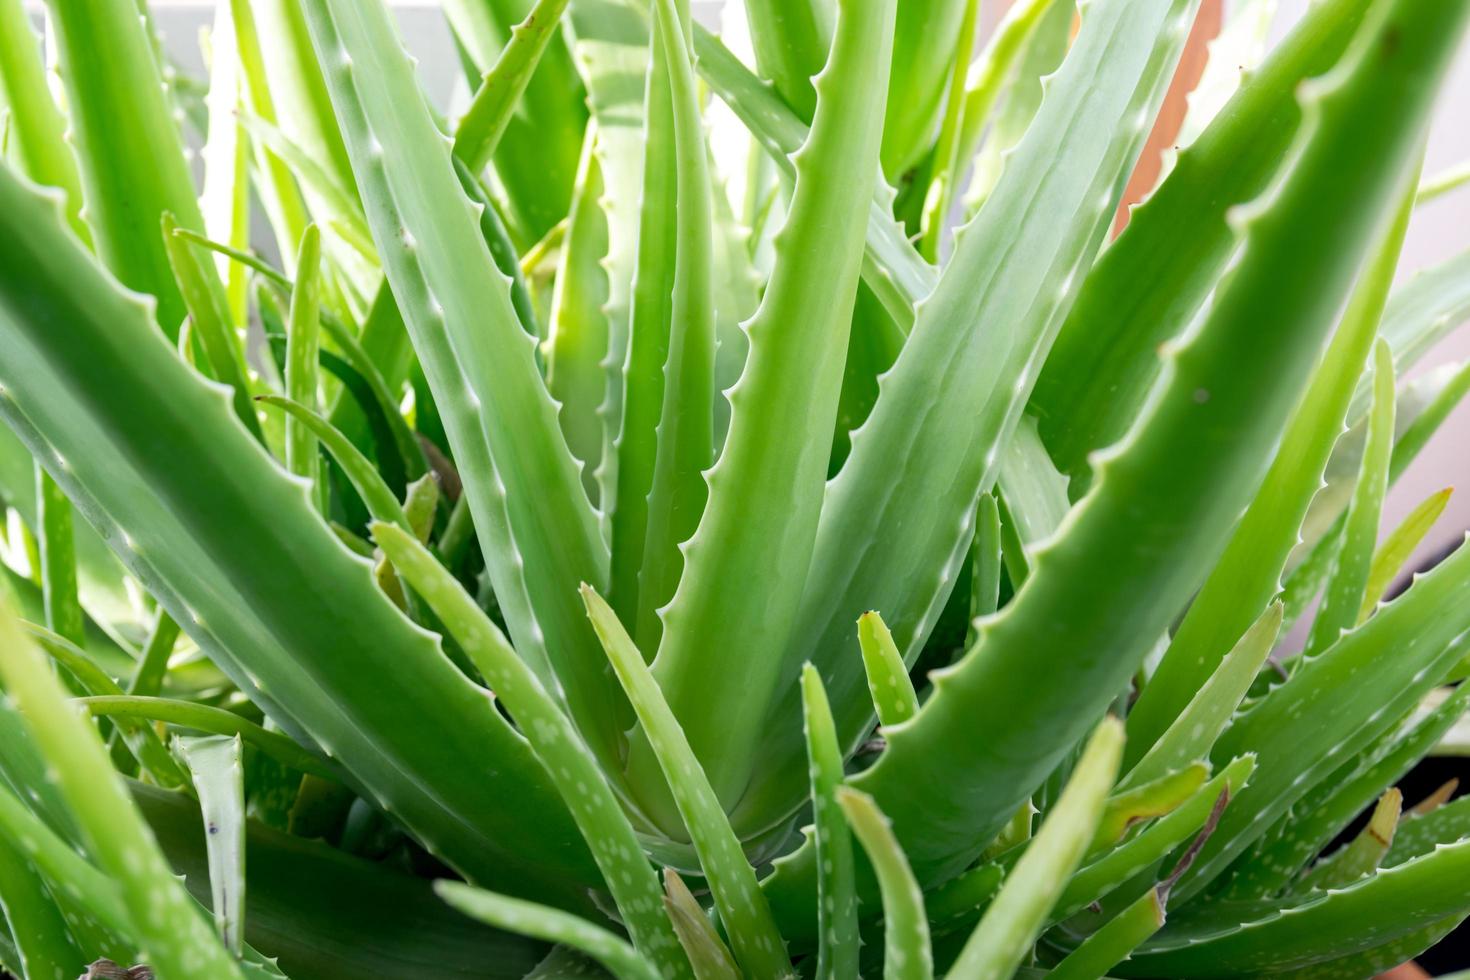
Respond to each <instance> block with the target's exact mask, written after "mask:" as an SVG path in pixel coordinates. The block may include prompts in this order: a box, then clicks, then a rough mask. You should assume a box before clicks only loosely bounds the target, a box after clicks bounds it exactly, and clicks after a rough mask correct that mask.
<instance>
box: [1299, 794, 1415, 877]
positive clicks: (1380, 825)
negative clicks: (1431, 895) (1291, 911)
mask: <svg viewBox="0 0 1470 980" xmlns="http://www.w3.org/2000/svg"><path fill="white" fill-rule="evenodd" d="M1403 804H1404V797H1403V794H1402V793H1400V792H1399V791H1398V789H1390V790H1389V791H1388V792H1387V793H1384V794H1383V795H1382V796H1380V797H1379V798H1378V805H1377V806H1375V807H1374V808H1373V812H1372V814H1370V815H1369V817H1368V823H1367V825H1366V826H1364V827H1363V829H1362V830H1360V831H1359V832H1358V835H1357V836H1356V837H1354V838H1353V839H1352V840H1350V841H1348V842H1347V843H1346V844H1344V845H1343V846H1342V847H1341V848H1339V849H1338V850H1336V851H1334V852H1333V853H1331V854H1329V855H1327V856H1326V857H1324V858H1322V859H1321V860H1319V861H1318V862H1317V863H1316V864H1315V865H1313V866H1312V868H1311V870H1310V871H1308V872H1307V873H1306V874H1304V875H1302V877H1301V878H1300V879H1299V880H1298V881H1297V882H1296V884H1295V885H1293V886H1292V892H1293V893H1296V894H1306V893H1310V892H1312V891H1315V890H1331V889H1334V888H1342V887H1344V886H1346V885H1350V884H1352V883H1353V882H1354V881H1357V880H1358V879H1359V878H1361V877H1363V876H1364V875H1370V874H1372V873H1373V872H1375V871H1377V870H1378V866H1379V865H1380V864H1381V863H1382V862H1383V859H1384V857H1385V856H1386V855H1387V854H1388V849H1389V848H1390V847H1392V846H1393V838H1394V833H1395V832H1396V831H1397V830H1398V824H1399V817H1400V816H1401V814H1402V813H1403Z"/></svg>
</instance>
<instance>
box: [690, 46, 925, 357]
mask: <svg viewBox="0 0 1470 980" xmlns="http://www.w3.org/2000/svg"><path fill="white" fill-rule="evenodd" d="M694 51H695V54H696V56H697V58H698V61H697V62H696V67H697V68H698V70H699V73H700V75H701V76H703V78H704V80H705V82H706V83H708V84H709V86H710V88H711V89H712V90H713V91H714V93H715V94H716V95H718V96H719V97H720V99H721V100H722V101H723V102H724V103H725V104H726V105H727V106H728V107H729V108H730V109H731V111H733V112H734V113H735V114H736V115H737V116H738V117H739V118H740V120H741V121H742V122H743V123H745V125H746V126H747V127H748V128H749V130H750V133H751V135H752V137H753V138H754V139H755V140H756V141H757V142H758V143H759V144H760V145H761V146H762V147H764V148H765V150H766V152H767V153H768V154H769V155H770V157H771V159H773V160H775V162H776V163H777V164H779V165H780V166H781V167H782V169H783V170H784V171H785V172H786V173H788V174H794V173H795V169H796V164H795V160H794V157H795V154H796V151H797V150H799V149H801V147H802V145H803V144H804V143H805V142H806V139H807V133H808V129H807V126H806V123H805V122H803V120H802V119H801V118H800V117H799V116H797V115H796V113H794V112H793V111H792V109H791V107H790V106H789V105H788V104H787V103H785V102H783V101H782V100H781V98H780V97H779V96H778V95H776V94H775V93H774V92H772V91H771V89H770V87H769V86H766V85H763V84H762V83H761V81H760V79H758V78H756V77H755V76H754V75H753V74H751V73H750V71H749V70H748V69H747V68H746V67H745V66H744V65H743V64H741V63H740V59H739V58H737V57H735V56H734V55H733V54H731V53H730V51H729V49H727V48H726V47H725V46H724V45H723V44H722V43H720V40H719V38H717V37H715V36H714V35H713V34H711V33H710V32H709V31H707V30H705V29H704V28H702V27H700V26H699V25H697V24H696V25H695V28H694ZM892 197H893V193H892V191H891V190H889V189H888V188H887V187H886V185H885V186H881V187H879V188H878V190H877V192H876V194H875V198H874V200H873V203H872V204H871V205H870V206H869V208H868V233H867V243H866V251H865V253H864V259H863V282H864V283H865V284H866V285H867V286H868V288H869V289H871V290H872V291H873V295H874V296H875V297H876V298H877V299H878V300H879V302H881V303H882V305H883V308H884V310H886V311H887V312H888V314H889V316H891V317H892V318H893V319H894V321H895V322H896V323H897V324H898V325H899V327H900V329H902V330H903V331H904V332H905V333H906V332H907V331H908V329H909V326H910V324H911V323H912V321H913V315H914V314H913V308H914V304H915V303H917V302H918V301H919V300H921V299H923V298H924V297H925V296H927V295H928V294H929V293H930V291H931V290H933V288H934V283H935V282H936V281H937V279H938V273H937V271H936V270H935V268H934V267H933V266H932V265H930V264H929V263H927V262H925V261H924V259H923V258H922V257H921V256H920V255H919V253H918V251H917V250H915V249H914V247H913V246H912V245H911V244H909V241H908V233H907V232H906V231H905V230H904V227H903V225H902V224H900V223H899V222H898V221H896V220H894V217H893V214H892Z"/></svg>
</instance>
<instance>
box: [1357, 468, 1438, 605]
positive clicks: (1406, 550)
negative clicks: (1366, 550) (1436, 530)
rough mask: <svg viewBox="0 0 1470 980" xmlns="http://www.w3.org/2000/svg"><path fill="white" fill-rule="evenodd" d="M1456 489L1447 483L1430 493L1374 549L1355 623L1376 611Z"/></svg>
mask: <svg viewBox="0 0 1470 980" xmlns="http://www.w3.org/2000/svg"><path fill="white" fill-rule="evenodd" d="M1453 493H1454V488H1453V487H1446V488H1445V489H1443V490H1441V491H1439V492H1438V493H1433V494H1430V495H1429V496H1428V497H1426V498H1425V499H1424V501H1423V502H1422V503H1420V504H1419V506H1417V507H1415V508H1414V509H1413V510H1412V511H1410V512H1409V515H1408V516H1407V517H1405V518H1404V519H1403V520H1402V521H1401V522H1400V523H1399V526H1398V527H1396V528H1394V529H1393V531H1391V532H1390V533H1389V535H1388V537H1386V538H1385V539H1384V540H1383V544H1381V545H1380V546H1379V548H1378V550H1377V551H1376V552H1374V554H1373V564H1372V566H1371V567H1370V568H1369V571H1368V585H1367V587H1366V588H1364V589H1363V605H1362V607H1361V608H1360V609H1359V610H1358V621H1357V623H1355V624H1354V625H1358V626H1361V625H1362V624H1363V622H1364V621H1366V620H1367V618H1368V617H1369V616H1371V615H1372V614H1373V610H1375V609H1377V608H1378V603H1379V602H1381V601H1382V600H1383V597H1384V595H1385V594H1386V593H1387V592H1388V589H1389V586H1390V585H1392V584H1393V580H1394V579H1395V578H1397V577H1398V575H1399V573H1400V572H1401V571H1403V567H1404V564H1405V563H1406V562H1408V560H1409V558H1410V557H1411V556H1412V555H1413V553H1414V551H1415V550H1416V549H1417V548H1418V547H1419V545H1420V544H1421V543H1422V542H1423V541H1424V536H1425V535H1426V534H1428V533H1429V532H1430V530H1431V529H1432V528H1433V527H1434V524H1435V522H1436V521H1438V520H1439V518H1440V515H1441V514H1443V513H1444V509H1445V507H1447V506H1448V505H1449V502H1450V497H1451V495H1453Z"/></svg>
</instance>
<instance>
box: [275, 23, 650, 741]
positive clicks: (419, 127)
mask: <svg viewBox="0 0 1470 980" xmlns="http://www.w3.org/2000/svg"><path fill="white" fill-rule="evenodd" d="M304 6H305V9H306V12H307V21H308V23H309V25H310V27H311V31H312V39H313V43H314V44H315V46H316V48H317V50H318V52H319V54H320V55H321V56H322V61H323V63H324V64H325V65H326V66H327V79H328V85H329V87H330V89H331V92H332V98H333V104H334V105H335V106H336V109H337V112H338V114H339V117H340V120H341V122H342V124H343V130H344V132H345V133H346V138H347V143H348V147H349V150H350V155H351V157H352V163H353V168H354V171H355V172H356V174H357V178H358V181H359V184H360V186H361V187H362V189H363V197H364V201H365V202H366V205H367V210H368V218H369V222H370V224H371V225H372V227H373V235H374V238H375V240H376V241H377V242H378V245H379V248H380V249H381V250H382V252H383V255H384V259H385V262H386V268H387V274H388V279H389V281H390V282H391V283H392V285H393V294H394V296H395V297H396V298H397V300H398V303H399V306H400V308H401V309H402V310H403V314H404V319H405V322H406V323H407V326H408V330H409V334H410V335H411V336H412V337H413V341H414V348H415V349H416V350H417V352H418V355H419V358H420V360H421V362H422V364H423V367H424V370H425V373H426V375H427V377H428V378H429V382H430V386H431V387H432V389H433V390H434V393H435V401H436V403H437V405H438V408H439V411H440V412H441V414H442V415H443V418H444V422H445V426H446V429H447V432H448V434H449V441H450V445H451V447H452V448H453V450H454V459H455V464H456V466H457V467H458V469H459V471H460V475H461V477H462V478H463V480H464V486H465V493H467V494H468V495H469V498H470V510H471V512H472V513H473V515H474V519H475V520H474V523H475V529H476V531H477V532H478V533H479V534H480V535H481V547H482V550H483V551H484V553H485V559H486V565H487V568H488V570H489V574H490V580H491V583H492V585H493V586H494V588H495V595H496V598H497V600H498V601H499V603H500V608H501V610H502V611H503V612H504V614H505V616H506V621H507V624H508V625H509V626H510V633H511V637H512V639H513V640H514V641H515V644H516V649H517V650H518V651H519V652H520V653H521V655H522V656H523V657H526V658H527V659H528V660H529V661H530V662H531V663H532V664H533V666H535V667H536V668H537V669H538V671H540V673H541V675H542V676H541V679H542V683H543V684H545V685H547V687H548V689H549V690H552V691H561V692H563V696H564V697H565V699H566V702H567V704H568V705H569V706H570V707H571V709H572V711H573V714H574V715H575V717H576V718H577V719H578V723H579V726H580V727H581V728H582V730H583V733H584V735H585V736H586V737H587V739H588V741H589V742H590V743H591V745H592V747H593V750H594V751H595V752H597V753H598V754H599V755H600V756H603V757H605V758H609V757H611V756H612V754H613V752H614V748H613V746H614V743H615V742H616V740H617V739H618V737H619V732H620V729H621V724H620V721H619V718H620V715H621V712H622V711H623V710H625V709H622V707H621V704H620V700H621V699H620V698H619V696H618V692H617V690H616V688H615V687H614V686H613V685H611V684H610V683H609V679H608V677H607V672H606V666H605V664H604V662H603V658H602V656H601V655H600V653H599V652H598V650H597V644H596V640H595V638H594V637H593V636H592V635H591V630H590V628H589V627H588V625H587V621H586V617H585V616H584V615H583V614H582V612H581V610H580V609H579V608H578V606H579V603H578V601H577V593H576V587H577V583H578V582H581V581H588V582H601V581H603V580H604V579H605V577H606V567H607V545H606V543H605V542H604V541H603V539H602V535H601V531H600V529H599V526H598V520H597V515H596V513H595V512H594V511H593V509H592V505H591V504H590V503H589V502H588V499H587V494H586V492H585V491H584V490H583V488H582V483H581V479H580V475H579V473H578V469H577V464H576V460H574V459H573V458H572V455H571V453H570V452H568V450H567V448H566V441H565V440H564V439H563V438H562V435H561V430H560V428H559V425H558V422H557V419H556V406H555V405H554V403H553V402H552V401H551V398H550V396H549V395H548V394H547V392H546V388H545V384H544V382H543V380H542V378H541V374H540V370H539V368H538V367H537V364H536V358H535V343H534V341H533V340H532V339H531V338H530V337H529V336H528V335H527V334H526V332H525V331H524V330H523V329H522V326H521V323H520V320H519V318H518V317H517V315H516V312H515V309H514V307H513V306H512V303H511V290H510V288H509V287H510V281H509V279H507V278H506V277H505V276H504V275H502V274H501V273H500V272H499V271H498V270H497V268H496V266H495V263H494V261H493V260H492V258H491V255H490V252H489V249H488V248H487V246H486V244H485V241H484V238H483V237H482V235H481V231H480V228H479V220H478V219H479V215H478V214H477V213H476V209H475V207H474V206H473V205H472V204H471V202H470V201H469V199H468V198H466V197H465V194H464V191H463V190H462V188H461V184H460V179H459V177H458V175H457V174H456V172H455V169H454V166H453V163H452V161H451V155H450V152H449V146H448V145H447V142H446V140H445V139H444V137H442V136H441V135H440V133H439V132H438V130H437V128H436V127H435V124H434V120H433V118H432V116H431V114H430V112H429V109H428V107H427V105H426V103H425V102H424V97H423V94H422V92H421V91H420V90H419V88H418V85H417V83H416V82H415V80H414V77H413V68H412V65H411V63H410V62H409V61H408V58H407V55H405V54H404V52H403V50H402V48H401V47H400V46H399V44H398V41H397V40H396V37H395V35H394V33H393V28H392V23H391V21H390V15H389V13H388V11H387V8H386V7H385V6H384V5H383V4H382V3H381V2H380V0H371V2H368V3H345V2H342V0H308V2H307V3H305V4H304Z"/></svg>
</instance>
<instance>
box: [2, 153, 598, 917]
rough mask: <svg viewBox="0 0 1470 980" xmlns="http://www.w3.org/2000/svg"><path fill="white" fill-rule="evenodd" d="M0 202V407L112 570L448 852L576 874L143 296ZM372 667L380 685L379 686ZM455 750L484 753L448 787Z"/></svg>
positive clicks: (542, 801)
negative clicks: (386, 692)
mask: <svg viewBox="0 0 1470 980" xmlns="http://www.w3.org/2000/svg"><path fill="white" fill-rule="evenodd" d="M0 197H3V199H4V207H3V208H0V214H3V216H4V224H5V230H6V234H5V236H4V240H5V242H6V243H7V249H6V254H5V260H4V262H0V268H3V269H4V278H3V279H0V343H3V349H4V352H5V356H4V358H0V384H3V385H4V386H5V389H6V392H7V395H8V398H7V399H6V400H5V401H4V402H3V403H0V409H3V411H4V415H5V419H6V421H7V422H8V423H9V424H10V425H11V426H12V427H13V428H15V429H16V430H17V432H18V433H19V434H20V435H21V436H22V439H23V440H24V441H26V442H27V444H28V445H29V446H30V447H31V449H32V451H33V452H35V453H37V454H38V457H39V458H41V459H42V461H43V462H45V463H46V464H47V466H48V469H50V471H51V472H52V474H53V476H55V477H56V479H57V482H58V483H59V484H61V485H62V487H63V488H64V489H65V490H66V491H67V494H68V496H70V497H71V498H72V500H73V502H74V503H77V505H78V507H79V508H80V509H81V510H82V511H83V513H84V514H85V515H86V517H87V518H88V520H90V521H91V522H92V523H93V524H94V526H96V527H97V528H99V530H100V531H101V533H102V534H103V535H104V537H106V538H107V539H108V542H109V544H110V545H111V546H112V547H113V548H114V550H115V551H116V552H117V553H118V555H119V557H121V558H123V559H124V561H125V563H126V564H127V565H128V567H129V569H130V570H131V571H132V572H133V573H134V574H135V575H137V577H138V578H139V579H140V581H142V582H144V583H145V584H146V587H147V588H148V590H149V591H150V592H152V593H153V594H154V595H155V596H158V597H159V600H160V602H161V604H162V605H164V606H165V607H166V608H168V610H169V612H170V614H171V615H172V616H173V617H174V619H175V620H176V621H178V622H180V623H182V624H184V626H185V628H186V630H187V631H188V632H189V633H190V635H191V636H192V637H193V638H194V639H195V640H196V641H198V642H199V643H200V645H201V647H203V648H204V649H205V650H207V651H208V652H209V654H210V656H211V657H212V658H213V659H214V660H215V661H216V662H217V663H218V664H220V666H221V667H222V668H223V669H224V670H226V672H227V673H229V675H230V677H231V678H232V679H233V680H234V681H235V682H236V683H237V685H238V686H239V687H240V688H241V690H243V691H245V692H247V694H248V695H249V696H250V697H251V698H252V700H256V702H257V703H258V704H260V705H261V707H262V708H264V709H265V710H266V711H267V712H268V714H269V715H270V716H271V717H272V718H273V719H274V720H275V721H276V722H277V723H279V724H281V725H282V726H283V727H284V728H286V729H287V730H288V731H290V732H291V733H293V734H294V735H296V736H298V737H299V738H300V739H301V740H302V741H303V742H305V743H306V744H313V743H314V744H315V745H316V746H317V747H320V748H321V749H322V750H323V751H324V752H325V753H326V754H328V755H331V756H332V757H334V758H337V759H339V760H341V761H342V762H343V763H344V765H345V767H346V768H347V769H348V770H349V771H351V772H352V773H353V778H354V782H355V783H356V785H357V786H358V788H359V789H361V790H362V791H363V792H365V793H368V794H370V795H371V796H372V798H373V799H375V800H376V801H378V802H379V803H381V804H383V805H384V806H386V807H387V808H388V809H390V810H391V811H392V812H394V813H395V814H396V815H397V816H398V817H399V818H400V819H401V820H402V821H403V822H404V823H405V824H406V825H407V826H408V827H410V828H411V829H412V830H413V831H414V832H415V833H416V834H417V835H419V836H420V838H421V839H422V840H423V841H424V842H425V843H426V844H428V845H429V846H431V847H432V848H433V849H435V850H436V851H438V852H439V853H441V854H443V855H444V856H445V857H446V858H447V859H448V860H450V861H451V862H453V863H455V864H457V865H458V866H460V867H461V868H462V869H463V870H465V871H467V872H469V873H471V874H475V875H480V876H483V877H484V879H485V880H489V881H494V880H497V879H502V880H503V879H504V878H505V877H509V878H511V879H514V880H516V881H518V882H519V883H520V884H522V885H526V886H531V887H535V886H536V885H537V884H538V883H545V882H547V881H548V879H544V878H540V877H539V876H535V875H529V874H525V873H524V871H525V870H526V869H528V868H529V867H534V866H536V864H537V860H538V859H537V858H536V857H535V856H536V855H544V856H546V857H547V858H548V860H550V861H552V863H553V865H557V864H561V865H562V866H563V867H564V868H565V870H566V871H567V872H568V873H569V874H571V875H572V876H573V878H574V879H576V878H582V879H585V878H587V877H588V876H589V875H590V874H591V873H592V872H591V868H590V861H589V860H588V859H587V857H586V856H585V851H582V850H581V849H580V842H579V841H578V839H577V837H576V832H575V830H574V828H573V826H572V824H571V821H570V819H569V818H568V817H567V816H566V814H565V811H564V809H562V807H561V806H560V803H559V801H558V800H557V798H556V795H555V793H554V791H552V789H551V787H550V786H549V785H548V784H547V782H546V779H545V776H544V774H543V773H542V772H541V770H540V766H539V764H538V763H537V762H536V761H535V759H534V758H533V757H532V756H531V754H530V751H529V749H528V748H526V746H525V744H524V743H523V742H521V741H520V739H519V738H518V737H517V736H516V735H515V734H514V733H513V732H511V731H510V729H509V728H508V726H506V724H505V723H504V721H503V720H502V719H500V718H499V716H498V715H496V713H495V712H494V711H492V710H489V709H488V707H487V705H486V703H485V701H484V699H483V696H482V695H481V694H480V693H478V691H477V689H476V688H475V686H474V685H473V684H471V683H470V682H469V681H468V680H467V679H466V678H464V677H463V676H462V675H460V674H459V673H458V671H457V670H456V669H455V668H454V667H453V666H452V665H451V664H450V663H449V662H448V661H447V660H446V659H445V658H444V657H443V655H442V654H441V653H440V651H439V650H438V649H436V647H435V644H434V643H433V641H432V640H431V639H430V638H429V637H427V636H426V635H424V634H422V633H420V632H418V631H417V630H415V629H414V628H413V627H412V626H411V625H410V624H409V623H408V621H407V620H405V619H404V618H403V617H402V616H401V614H399V612H398V611H397V610H396V609H395V608H394V607H393V606H392V604H391V603H389V602H388V600H387V599H386V598H385V597H383V596H382V595H381V594H380V593H378V591H377V590H376V588H375V587H374V585H373V583H372V578H371V573H370V570H369V568H368V567H367V565H366V563H365V562H362V561H361V560H360V559H358V558H356V557H354V556H352V555H351V554H350V553H349V552H348V551H347V550H346V549H344V548H343V547H342V546H341V544H339V543H338V541H337V539H336V538H335V536H334V535H333V534H332V532H331V531H330V530H329V529H328V527H327V526H326V525H325V524H324V523H322V521H321V520H320V518H319V517H318V516H317V515H316V514H315V512H314V511H313V510H312V508H311V507H310V506H309V504H308V501H307V498H306V495H305V493H304V491H303V490H302V488H301V487H300V485H299V484H295V483H293V482H292V481H291V480H290V479H289V478H288V477H286V476H285V474H284V472H283V471H282V470H281V469H280V468H279V467H278V466H277V465H276V464H275V463H274V462H273V461H272V460H271V459H270V458H269V457H268V456H267V455H266V454H265V451H264V450H263V449H262V448H260V446H259V445H258V444H257V443H255V442H254V441H253V440H252V439H251V438H250V437H249V435H248V434H247V433H246V432H245V430H244V429H243V428H242V427H241V426H240V425H239V423H238V422H237V421H236V420H235V419H234V418H233V416H232V415H231V414H230V412H229V409H228V407H227V405H226V399H225V396H224V395H222V394H221V393H220V391H219V390H218V389H217V388H213V387H211V386H209V385H208V384H206V383H205V382H203V381H202V380H201V379H200V378H199V377H198V376H197V375H195V374H193V373H192V372H191V371H190V370H189V369H188V368H187V367H186V366H185V365H184V364H183V363H182V362H181V361H180V360H179V359H178V357H177V355H176V354H175V353H174V351H173V350H172V349H171V348H170V347H169V345H168V344H167V343H166V342H165V341H164V340H163V338H162V337H161V336H157V332H156V330H155V329H154V328H153V326H152V318H151V317H150V316H149V315H148V308H147V306H146V305H144V304H143V303H142V301H141V300H140V299H139V298H138V297H137V296H135V295H131V294H127V293H125V292H122V291H120V290H119V289H118V288H117V286H116V285H115V284H114V283H113V282H112V281H111V280H109V279H107V278H106V277H105V275H104V273H103V272H102V271H101V270H100V269H99V268H98V267H97V266H96V265H95V264H93V263H92V262H91V260H90V259H89V258H88V257H87V256H86V255H85V254H84V253H83V252H82V251H81V250H80V248H79V247H77V246H76V245H74V244H69V243H68V242H67V240H66V239H67V233H66V232H65V231H64V230H63V229H62V227H61V225H60V223H59V221H58V219H57V216H56V214H55V212H54V210H53V209H52V208H51V207H50V206H49V205H48V202H46V201H45V200H43V199H42V198H40V197H37V196H35V195H34V194H33V193H32V192H30V191H28V190H27V189H25V188H24V187H22V186H21V185H20V184H19V183H17V181H16V180H15V179H14V178H13V177H11V176H10V175H9V174H8V172H4V171H0ZM58 321H65V322H66V323H67V324H68V325H69V327H68V329H67V330H66V331H56V330H54V329H52V328H51V324H53V323H55V322H58ZM53 447H54V448H53ZM58 453H59V454H60V456H59V457H58ZM62 459H64V460H65V461H66V462H65V465H64V466H63V465H62V463H61V460H62ZM180 460H188V461H189V465H188V466H187V467H183V466H180V464H179V461H180ZM328 589H329V590H330V591H326V590H328ZM385 677H394V678H398V679H399V680H400V682H401V683H400V687H399V696H398V697H395V698H393V699H390V700H385V699H384V698H383V697H382V679H383V678H385ZM410 678H411V680H410ZM464 759H486V760H489V759H494V760H495V765H494V766H493V767H489V766H487V767H486V768H485V769H484V770H483V771H482V773H481V777H480V778H479V779H474V780H466V779H465V778H464V772H463V763H462V761H461V760H464ZM502 781H505V783H504V785H505V787H506V788H505V789H503V790H501V789H496V787H497V786H498V785H501V783H502ZM510 787H514V788H513V789H512V788H510ZM568 844H570V845H571V849H570V850H568V849H567V845H568ZM516 868H521V869H522V873H517V871H516V870H515V869H516ZM563 894H565V893H563Z"/></svg>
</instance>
